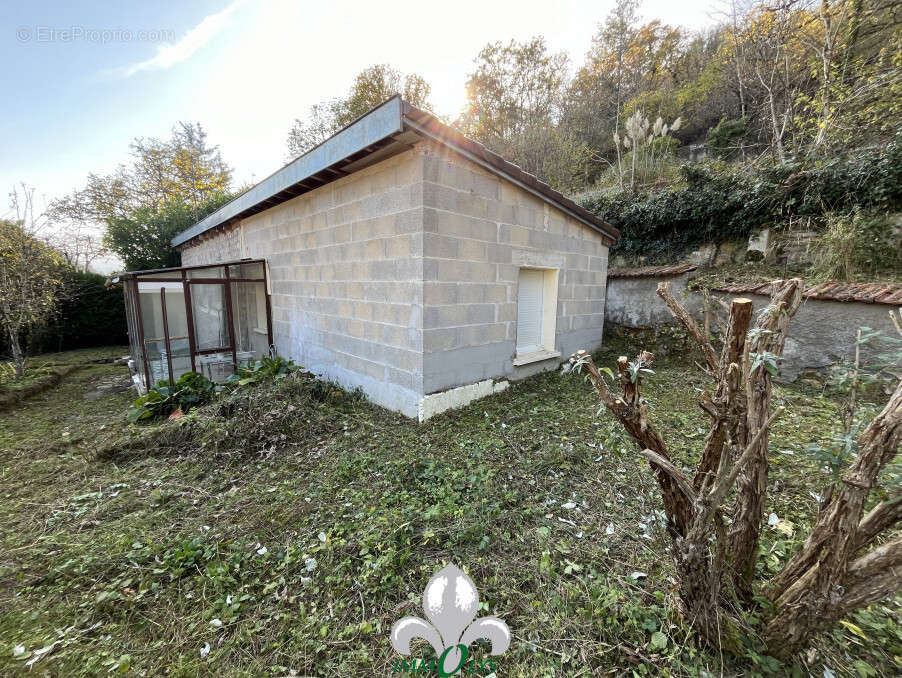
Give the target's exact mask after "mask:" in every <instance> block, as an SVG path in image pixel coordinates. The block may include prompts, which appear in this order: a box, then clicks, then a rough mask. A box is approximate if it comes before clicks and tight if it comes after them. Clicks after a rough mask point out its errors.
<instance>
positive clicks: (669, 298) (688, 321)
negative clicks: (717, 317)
mask: <svg viewBox="0 0 902 678" xmlns="http://www.w3.org/2000/svg"><path fill="white" fill-rule="evenodd" d="M658 296H659V297H661V299H663V300H664V303H665V304H667V308H669V309H670V312H671V313H672V314H673V317H674V318H676V319H677V320H679V321H680V322H681V323H682V324H683V327H685V328H686V329H687V330H688V331H689V334H691V335H692V338H693V339H695V342H696V343H697V344H698V345H699V348H701V350H702V354H703V355H704V356H705V362H706V363H707V365H708V369H710V370H711V372H712V373H713V374H714V375H715V376H716V375H717V367H718V365H717V354H716V353H715V352H714V347H713V346H711V342H710V340H709V339H708V337H707V336H705V335H704V334H703V333H702V330H701V329H700V328H699V326H698V324H697V323H696V322H695V320H693V319H692V316H691V315H689V312H688V311H687V310H686V309H685V308H683V306H682V304H680V302H678V301H677V300H676V299H674V297H673V295H672V294H671V293H670V283H668V282H662V283H658Z"/></svg>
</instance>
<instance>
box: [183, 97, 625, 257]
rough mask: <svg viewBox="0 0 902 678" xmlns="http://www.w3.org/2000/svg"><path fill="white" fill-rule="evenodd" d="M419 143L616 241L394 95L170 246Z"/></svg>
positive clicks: (583, 214) (591, 217)
mask: <svg viewBox="0 0 902 678" xmlns="http://www.w3.org/2000/svg"><path fill="white" fill-rule="evenodd" d="M421 138H427V139H432V140H433V141H436V142H438V143H440V144H442V145H444V146H447V147H449V148H451V149H453V150H454V151H456V152H457V153H459V154H461V155H462V156H464V157H465V158H467V159H468V160H470V161H471V162H474V163H476V164H477V165H480V166H481V167H483V169H485V170H487V171H489V172H491V173H492V174H495V175H497V176H499V177H502V178H504V179H506V180H508V181H510V182H512V183H513V184H515V185H517V186H519V187H520V188H522V189H524V190H526V191H527V192H529V193H532V194H533V195H535V196H536V197H538V198H540V199H541V200H544V201H545V202H547V203H549V204H551V205H554V206H555V207H556V208H558V209H559V210H561V211H562V212H564V213H566V214H568V215H569V216H571V217H573V218H574V219H576V220H577V221H580V222H581V223H583V224H585V225H586V226H589V227H590V228H592V229H593V230H595V231H597V232H598V233H600V234H601V235H602V236H604V237H605V238H606V239H607V240H609V241H610V244H613V243H614V242H616V241H617V239H618V238H619V237H620V232H619V231H618V230H617V229H616V228H614V227H613V226H611V225H610V224H608V223H607V222H606V221H604V220H603V219H601V218H600V217H598V216H597V215H596V214H593V213H592V212H590V211H589V210H587V209H585V208H584V207H581V206H580V205H578V204H576V203H575V202H573V200H571V199H570V198H568V197H566V196H565V195H563V194H562V193H560V192H558V191H556V190H555V189H553V188H552V187H551V186H549V185H548V184H546V183H544V182H542V181H539V179H537V178H536V177H535V176H533V175H532V174H529V173H527V172H524V171H523V170H522V169H521V168H520V167H518V166H517V165H514V164H513V163H510V162H508V161H507V160H505V159H504V158H502V157H501V156H500V155H498V154H497V153H494V152H492V151H490V150H488V149H487V148H486V147H485V146H483V145H482V144H480V143H478V142H476V141H473V140H472V139H469V138H467V137H465V136H464V135H463V134H461V133H460V132H458V131H457V130H455V129H454V128H452V127H450V126H448V125H445V124H444V123H442V122H441V121H440V120H438V118H436V117H435V116H434V115H431V114H430V113H427V112H426V111H422V110H420V109H418V108H415V107H413V106H411V105H410V104H408V103H407V102H405V101H404V100H403V99H401V97H400V95H395V96H394V97H392V98H391V99H388V100H387V101H385V102H383V103H381V104H380V105H378V106H376V107H375V108H373V109H372V110H370V111H369V112H367V113H365V114H364V115H362V116H360V117H359V118H357V120H355V121H354V122H352V123H350V124H349V125H348V126H347V127H345V128H344V129H342V130H340V131H338V132H336V133H335V134H334V135H332V136H331V137H329V138H328V139H326V140H325V141H323V142H322V143H321V144H319V145H318V146H315V147H314V148H312V149H310V150H309V151H307V152H306V153H305V154H304V155H302V156H300V157H299V158H297V159H295V160H293V161H291V162H290V163H288V164H287V165H285V166H284V167H282V168H281V169H279V170H277V171H276V172H274V173H273V174H271V175H269V176H268V177H267V178H265V179H264V180H263V181H261V182H260V183H258V184H256V185H255V186H253V187H251V188H249V189H248V190H246V191H245V192H244V193H242V194H241V195H239V196H237V197H236V198H234V199H233V200H231V201H230V202H228V203H226V204H225V205H223V206H222V207H220V208H219V209H218V210H216V211H215V212H213V213H212V214H211V215H209V216H208V217H206V218H205V219H202V220H201V221H199V222H197V223H196V224H194V225H193V226H191V227H190V228H188V229H186V230H185V231H182V232H181V233H179V234H178V235H177V236H175V237H174V238H173V239H172V245H173V246H174V247H179V246H181V245H184V244H185V243H187V242H189V241H191V240H193V239H194V238H197V237H198V236H201V235H203V234H204V233H207V232H208V231H210V230H212V229H215V228H217V227H220V226H226V225H228V224H230V223H234V222H236V221H238V220H240V219H243V218H245V217H248V216H250V215H252V214H256V213H258V212H262V211H264V210H267V209H269V208H270V207H275V206H276V205H279V204H281V203H283V202H285V201H287V200H291V199H292V198H295V197H297V196H299V195H301V194H303V193H306V192H308V191H312V190H315V189H317V188H319V187H320V186H324V185H326V184H328V183H330V182H332V181H335V180H336V179H339V178H341V177H343V176H347V175H349V174H352V173H353V172H355V171H357V170H358V169H362V168H363V167H366V166H368V165H372V164H374V163H376V162H379V161H380V160H382V159H384V158H387V157H389V156H391V155H394V154H395V153H399V152H401V151H403V150H406V149H408V148H410V147H411V146H412V145H413V144H414V143H416V142H417V141H418V140H419V139H421Z"/></svg>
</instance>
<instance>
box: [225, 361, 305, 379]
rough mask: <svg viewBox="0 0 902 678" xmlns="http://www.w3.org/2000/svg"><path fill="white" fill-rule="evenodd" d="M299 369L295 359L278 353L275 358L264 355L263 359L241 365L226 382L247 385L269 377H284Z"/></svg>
mask: <svg viewBox="0 0 902 678" xmlns="http://www.w3.org/2000/svg"><path fill="white" fill-rule="evenodd" d="M297 369H298V366H297V365H295V364H294V361H293V360H288V359H286V358H283V357H282V356H278V355H277V356H275V357H273V358H270V357H269V356H264V358H263V359H262V360H255V361H254V362H252V363H250V364H249V365H246V366H240V367H239V368H238V369H237V370H236V371H235V374H233V375H231V376H230V377H229V378H228V379H226V383H227V384H234V385H238V386H246V385H247V384H256V383H257V382H259V381H261V380H263V379H268V378H272V379H277V380H278V379H284V378H285V377H287V376H288V375H289V374H291V373H292V372H294V371H295V370H297Z"/></svg>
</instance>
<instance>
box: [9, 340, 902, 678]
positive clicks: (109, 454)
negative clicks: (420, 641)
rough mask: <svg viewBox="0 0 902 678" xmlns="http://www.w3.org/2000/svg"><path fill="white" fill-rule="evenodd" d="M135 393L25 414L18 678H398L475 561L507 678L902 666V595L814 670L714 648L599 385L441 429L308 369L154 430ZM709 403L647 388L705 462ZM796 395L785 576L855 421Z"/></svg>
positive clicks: (854, 621) (14, 620) (89, 383)
mask: <svg viewBox="0 0 902 678" xmlns="http://www.w3.org/2000/svg"><path fill="white" fill-rule="evenodd" d="M120 353H121V349H114V350H112V351H111V352H110V354H111V355H119V354H120ZM600 360H602V359H600ZM603 361H605V362H608V363H610V362H611V356H607V357H605V358H604V359H603ZM126 376H127V375H126V374H125V371H124V368H121V367H118V366H113V365H96V366H91V367H89V368H87V369H84V370H82V371H79V372H77V373H75V374H73V375H71V376H70V377H69V378H67V380H66V381H64V382H63V383H62V384H61V385H60V386H59V387H58V388H56V389H55V390H53V391H50V392H47V393H44V394H41V395H39V396H36V397H35V398H33V399H31V400H29V401H27V403H25V404H23V405H22V406H20V407H19V408H17V409H14V410H12V411H9V412H5V413H2V414H0V448H2V452H0V674H2V675H18V674H19V673H22V674H25V673H28V674H29V675H39V676H40V675H52V676H83V675H105V674H107V673H108V672H113V673H116V672H121V673H126V674H128V675H137V676H157V675H168V676H200V675H203V676H207V675H209V676H229V677H237V676H270V675H272V676H285V675H299V676H320V677H321V676H358V675H359V676H363V675H366V676H369V675H376V676H381V675H390V674H391V670H392V668H391V667H392V665H393V663H394V661H395V660H396V659H397V658H398V656H397V655H396V653H394V651H393V650H392V649H391V646H390V644H389V642H388V633H389V630H390V628H391V626H392V624H393V623H394V622H395V621H396V620H397V619H399V618H400V617H401V616H403V615H405V614H416V615H419V616H422V614H423V611H422V607H421V605H420V595H421V592H422V590H423V587H424V586H425V584H426V582H427V581H428V579H429V577H430V576H431V575H432V574H433V573H434V572H435V571H437V570H438V569H439V568H440V567H441V566H443V564H445V563H447V562H449V561H454V562H455V563H457V564H458V565H459V566H461V567H463V568H464V569H465V570H467V572H468V573H469V574H470V576H471V577H472V578H473V579H474V581H475V583H476V585H477V587H478V589H479V592H480V596H481V600H482V610H481V614H489V613H491V614H497V615H499V616H501V617H503V618H504V619H506V621H507V623H508V625H509V626H510V629H511V631H512V633H513V635H514V640H513V642H512V645H511V649H510V650H509V651H508V652H507V653H505V654H504V655H503V656H502V657H500V658H499V659H498V660H497V663H498V665H499V671H498V675H500V676H530V677H532V676H536V677H538V676H595V675H615V676H620V675H640V676H642V675H673V676H720V675H726V676H735V675H756V674H758V675H787V674H790V673H795V675H801V676H807V675H814V676H818V677H820V676H822V675H830V674H828V673H825V668H824V667H825V666H826V667H828V669H829V670H830V671H832V673H833V674H835V675H837V676H840V675H848V676H868V675H879V676H891V675H898V674H899V672H900V671H902V614H900V605H899V601H890V602H887V603H885V604H883V605H876V606H873V607H872V608H870V609H869V610H865V611H862V612H860V613H857V614H856V615H855V616H854V617H852V618H850V619H849V620H847V622H848V623H849V625H847V626H845V625H841V626H839V627H837V628H836V629H834V630H833V631H831V633H830V634H828V635H826V636H825V637H824V638H823V639H821V640H820V641H819V642H818V645H817V647H816V648H814V649H813V650H812V651H811V652H810V653H808V655H807V656H806V657H801V658H799V659H798V660H797V661H798V663H797V665H796V666H795V667H793V666H790V665H780V664H778V663H776V662H775V660H772V659H771V658H769V657H766V656H764V655H763V653H762V651H761V649H760V646H759V645H758V644H757V642H756V641H755V638H754V635H753V634H752V633H750V634H749V637H748V638H747V639H746V642H747V646H748V649H747V651H746V652H745V654H744V655H743V656H741V657H735V656H732V657H731V656H721V654H720V653H719V652H717V651H712V650H704V649H699V648H697V647H696V646H695V645H694V644H693V642H692V640H691V637H690V634H689V631H688V630H687V628H686V626H685V625H684V624H683V623H681V621H680V620H679V617H678V615H677V613H676V602H675V595H674V582H673V579H672V578H671V576H672V573H671V566H670V564H669V559H668V557H667V538H666V536H665V535H664V534H663V533H662V531H661V514H660V512H659V507H660V504H659V500H658V495H657V490H656V487H655V484H654V482H653V479H652V477H651V476H650V474H649V473H648V472H647V470H646V467H645V465H644V464H639V463H637V462H636V460H635V455H634V454H633V451H632V447H631V446H630V445H629V444H627V443H626V442H625V441H624V440H622V438H621V437H620V436H619V435H618V432H617V429H616V428H615V427H614V426H612V425H611V423H610V421H609V419H608V418H606V417H605V416H604V415H600V416H599V415H597V402H596V401H595V400H594V399H593V397H592V394H591V389H590V388H589V386H588V385H587V384H586V383H585V382H584V381H583V380H582V379H581V378H580V377H566V378H565V377H561V376H558V375H556V374H548V375H543V376H540V377H536V378H533V379H530V380H527V381H526V382H524V383H521V384H518V385H515V386H513V387H511V388H510V389H508V390H507V391H506V392H504V393H502V394H500V395H497V396H494V397H492V398H489V399H486V400H483V401H480V402H477V403H475V404H473V405H471V406H470V407H468V408H465V409H463V410H460V411H457V412H452V413H447V414H445V415H442V416H439V417H436V418H435V419H433V420H431V421H430V422H428V423H426V424H424V425H417V424H415V423H412V422H410V421H408V420H405V419H403V418H402V417H400V416H397V415H394V414H392V413H388V412H386V411H384V410H381V409H379V408H376V407H373V406H371V405H369V404H367V403H366V402H363V401H361V400H359V399H358V398H355V397H354V396H353V395H352V394H346V393H343V392H341V391H338V390H335V389H332V388H330V387H323V386H322V385H320V384H317V383H316V382H313V381H312V380H310V379H307V378H296V377H292V378H289V379H286V380H284V381H282V382H280V383H279V384H278V385H273V384H265V385H263V386H261V387H258V388H255V389H250V390H242V391H239V392H236V393H234V394H231V395H228V396H226V397H225V398H223V399H221V400H220V401H218V402H216V403H214V404H212V405H210V406H208V407H206V408H203V409H202V410H199V411H196V412H195V413H193V414H190V415H188V416H187V417H185V418H184V419H181V420H178V421H176V422H170V423H165V424H158V425H153V426H151V427H147V426H145V427H136V428H129V427H128V426H127V425H126V423H125V410H126V407H127V404H128V402H129V401H130V399H131V398H133V397H134V394H133V393H130V392H125V393H111V394H108V395H101V396H100V397H96V394H97V393H98V392H101V393H103V392H105V389H107V387H109V386H110V385H115V384H116V383H117V382H118V381H121V380H123V379H125V378H126ZM706 386H707V384H706V383H705V381H704V378H703V377H698V376H694V375H693V374H690V373H687V372H686V371H685V370H684V369H683V368H680V367H676V366H673V365H670V366H668V365H661V366H659V369H658V370H657V374H656V375H655V377H654V378H653V380H652V381H651V382H650V383H649V385H648V388H647V395H648V397H649V399H650V400H651V403H652V405H653V407H654V417H655V419H656V420H657V421H658V422H659V423H660V425H661V428H662V429H663V431H664V433H665V435H666V437H667V439H669V440H670V441H672V444H673V447H674V454H675V456H676V457H677V459H678V460H679V461H681V462H682V463H685V464H689V463H691V462H692V461H693V454H694V451H695V450H698V449H699V447H700V444H701V441H702V440H703V438H704V430H703V428H702V427H703V426H704V423H705V421H704V417H703V415H702V413H701V412H700V410H699V409H698V408H697V406H696V405H695V396H696V393H697V389H699V388H703V387H706ZM85 394H92V397H91V398H90V399H85V398H84V396H85ZM776 399H777V401H778V403H779V404H784V405H786V406H787V410H788V416H784V417H783V418H782V419H781V420H780V421H779V422H778V424H777V425H776V429H775V432H774V444H773V450H774V455H773V459H772V461H773V469H774V471H773V473H774V475H773V481H774V482H773V487H772V495H771V505H770V507H769V510H772V511H773V512H775V513H776V514H777V515H778V516H779V518H781V519H782V522H781V523H780V524H779V526H778V527H777V528H772V529H768V530H767V534H766V543H765V544H764V555H763V557H762V559H761V567H762V568H764V569H772V568H775V567H777V566H778V565H779V563H780V562H782V561H783V560H784V559H785V558H786V557H787V554H788V552H789V551H790V549H791V548H792V546H793V545H794V544H795V543H797V541H798V540H799V539H800V538H801V535H802V534H803V532H804V529H803V528H804V525H805V524H806V523H807V522H808V521H810V520H811V518H812V512H813V510H814V508H815V504H814V500H813V499H812V498H811V496H810V495H809V491H813V490H817V489H819V485H820V481H821V478H822V476H821V475H820V474H819V472H818V471H817V469H816V466H815V464H814V463H813V462H812V461H811V460H810V459H809V458H808V457H807V456H806V454H805V453H804V450H805V447H806V446H807V444H808V443H809V442H811V441H814V440H818V439H822V438H823V435H824V433H825V432H826V431H829V430H833V429H834V428H835V427H836V425H837V417H836V403H835V402H833V401H832V400H830V399H829V398H825V397H822V395H821V393H820V392H819V391H816V390H811V389H810V388H809V387H804V386H790V387H778V388H777V391H776ZM874 409H875V406H874V405H867V404H866V405H865V407H864V412H863V413H864V414H865V415H866V414H868V413H873V411H874ZM18 646H24V647H19V648H18V651H17V649H16V648H17V647H18ZM47 647H50V648H52V649H50V650H49V651H47V652H46V653H44V654H43V655H41V656H40V658H39V659H38V661H36V662H35V663H34V664H33V666H32V667H31V668H30V670H29V668H28V666H27V664H28V662H29V661H32V660H34V659H35V658H36V657H38V653H37V651H38V650H41V649H42V648H47ZM424 647H425V646H424V645H419V646H416V649H415V651H416V652H418V653H425V650H424ZM23 649H24V652H23ZM207 649H209V652H208V653H207V652H206V650H207ZM17 652H18V653H19V656H15V655H16V654H17ZM292 671H293V672H295V673H291V672H292Z"/></svg>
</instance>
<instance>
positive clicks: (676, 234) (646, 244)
mask: <svg viewBox="0 0 902 678" xmlns="http://www.w3.org/2000/svg"><path fill="white" fill-rule="evenodd" d="M680 174H681V177H682V181H681V182H680V183H679V184H677V185H675V186H672V187H669V188H666V189H663V190H659V191H649V192H629V191H623V192H619V193H616V194H594V195H590V196H588V197H586V198H584V199H583V200H582V201H581V202H582V204H583V206H584V207H586V208H587V209H589V210H591V211H592V212H594V213H595V214H598V215H599V216H600V217H602V218H603V219H605V220H606V221H608V222H609V223H611V224H612V225H613V226H615V227H617V228H618V229H620V232H621V237H620V242H618V243H617V245H616V246H615V247H614V248H613V251H614V252H619V253H623V254H627V255H640V254H641V255H644V256H646V257H648V258H649V260H650V261H664V260H668V259H670V260H672V258H673V257H674V256H675V255H678V254H680V253H683V252H686V251H688V250H690V249H692V248H694V247H697V246H698V245H701V244H704V243H709V242H723V241H728V240H732V239H738V238H744V237H747V236H748V235H749V234H750V233H751V232H752V231H753V230H755V229H756V228H760V227H762V226H777V227H783V226H788V225H789V223H790V220H795V219H797V218H800V217H802V218H804V217H811V219H812V221H813V222H814V224H819V222H820V221H821V220H822V219H823V218H824V217H825V215H826V214H827V213H829V212H835V211H847V210H851V209H852V208H854V207H861V208H865V209H877V210H887V211H891V210H902V133H900V134H897V135H896V137H895V138H894V139H893V140H892V141H891V142H890V143H889V144H888V145H886V146H884V147H880V148H875V149H868V150H864V151H860V152H859V153H857V154H855V155H852V156H849V157H843V158H834V159H831V160H829V161H827V162H824V163H821V164H819V165H817V166H814V167H809V168H803V167H801V166H800V165H798V164H787V165H784V166H773V167H768V168H765V169H762V170H753V169H750V168H748V167H742V166H726V167H724V166H723V165H717V164H713V163H712V164H708V163H705V164H698V165H683V167H681V168H680Z"/></svg>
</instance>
